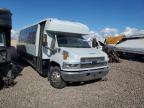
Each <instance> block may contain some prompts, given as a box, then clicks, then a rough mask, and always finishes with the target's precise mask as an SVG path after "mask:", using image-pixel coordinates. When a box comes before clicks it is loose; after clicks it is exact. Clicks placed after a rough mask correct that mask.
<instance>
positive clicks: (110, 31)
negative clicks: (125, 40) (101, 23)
mask: <svg viewBox="0 0 144 108" xmlns="http://www.w3.org/2000/svg"><path fill="white" fill-rule="evenodd" d="M99 34H100V35H101V36H102V37H107V36H115V35H118V29H116V28H104V29H102V30H101V31H100V33H99Z"/></svg>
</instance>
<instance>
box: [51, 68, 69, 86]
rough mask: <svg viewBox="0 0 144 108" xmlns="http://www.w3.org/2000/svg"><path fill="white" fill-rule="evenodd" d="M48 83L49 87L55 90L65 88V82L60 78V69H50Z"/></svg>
mask: <svg viewBox="0 0 144 108" xmlns="http://www.w3.org/2000/svg"><path fill="white" fill-rule="evenodd" d="M49 81H50V84H51V86H52V87H54V88H57V89H62V88H64V87H65V86H66V82H64V81H63V79H62V78H61V74H60V68H59V67H58V66H55V67H51V68H50V74H49Z"/></svg>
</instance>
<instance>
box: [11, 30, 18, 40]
mask: <svg viewBox="0 0 144 108" xmlns="http://www.w3.org/2000/svg"><path fill="white" fill-rule="evenodd" d="M18 34H19V31H16V30H11V38H12V39H17V38H18Z"/></svg>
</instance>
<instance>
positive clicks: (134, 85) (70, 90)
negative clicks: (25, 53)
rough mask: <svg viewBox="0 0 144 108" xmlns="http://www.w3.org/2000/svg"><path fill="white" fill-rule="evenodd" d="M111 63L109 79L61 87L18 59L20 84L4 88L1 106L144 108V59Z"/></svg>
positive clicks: (17, 67)
mask: <svg viewBox="0 0 144 108" xmlns="http://www.w3.org/2000/svg"><path fill="white" fill-rule="evenodd" d="M109 65H110V68H111V70H110V72H109V74H108V75H107V78H106V79H107V80H106V81H90V82H86V83H83V84H75V83H73V84H69V85H68V86H67V87H65V88H64V89H61V90H59V89H55V88H53V87H51V86H50V84H49V82H48V81H47V78H44V77H42V76H40V75H39V74H38V73H37V72H36V71H35V70H34V69H33V68H32V67H31V66H29V64H27V63H26V62H24V61H22V60H17V61H16V69H17V77H16V79H15V81H17V83H16V85H14V86H13V87H10V88H4V89H2V90H0V108H144V62H140V61H131V60H129V61H128V60H122V62H121V63H111V64H109Z"/></svg>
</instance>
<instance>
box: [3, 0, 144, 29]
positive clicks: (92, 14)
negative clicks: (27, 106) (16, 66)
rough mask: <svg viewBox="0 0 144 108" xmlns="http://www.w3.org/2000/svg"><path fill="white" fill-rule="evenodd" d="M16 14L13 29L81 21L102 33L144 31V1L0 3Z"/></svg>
mask: <svg viewBox="0 0 144 108" xmlns="http://www.w3.org/2000/svg"><path fill="white" fill-rule="evenodd" d="M0 7H2V8H9V9H10V10H11V11H12V13H13V29H14V30H18V29H21V28H22V27H23V26H26V25H29V24H32V23H35V22H37V21H39V20H42V19H44V18H47V17H50V18H53V17H54V18H59V19H65V20H71V21H79V22H82V23H84V24H86V25H88V26H89V27H90V29H91V30H94V31H99V30H101V29H103V28H116V29H118V30H119V32H122V31H123V30H124V29H125V27H132V28H137V29H144V0H0Z"/></svg>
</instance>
